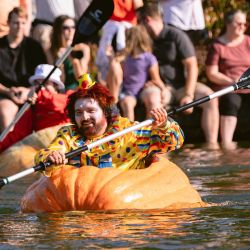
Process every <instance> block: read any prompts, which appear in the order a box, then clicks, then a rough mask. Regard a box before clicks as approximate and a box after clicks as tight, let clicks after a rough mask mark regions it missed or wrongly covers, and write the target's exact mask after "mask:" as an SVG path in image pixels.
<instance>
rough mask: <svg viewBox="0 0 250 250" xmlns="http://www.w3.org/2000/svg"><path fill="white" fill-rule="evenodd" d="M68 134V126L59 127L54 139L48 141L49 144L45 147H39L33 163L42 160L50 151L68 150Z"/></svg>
mask: <svg viewBox="0 0 250 250" xmlns="http://www.w3.org/2000/svg"><path fill="white" fill-rule="evenodd" d="M70 134H71V133H70V126H67V127H62V128H60V129H59V130H58V132H57V135H56V137H55V139H54V140H53V141H52V142H51V143H50V145H49V146H48V147H47V148H44V149H41V150H40V151H39V152H38V153H37V154H36V155H35V164H39V163H40V162H44V161H45V160H46V158H47V156H48V155H49V154H50V153H51V152H52V151H60V152H63V153H67V152H68V151H69V150H70V146H69V141H70V137H71V136H70Z"/></svg>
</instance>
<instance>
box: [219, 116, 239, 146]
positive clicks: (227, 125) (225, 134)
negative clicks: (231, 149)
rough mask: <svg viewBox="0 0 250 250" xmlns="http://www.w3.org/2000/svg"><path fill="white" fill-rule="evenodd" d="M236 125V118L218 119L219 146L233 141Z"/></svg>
mask: <svg viewBox="0 0 250 250" xmlns="http://www.w3.org/2000/svg"><path fill="white" fill-rule="evenodd" d="M236 125H237V117H236V116H224V115H222V116H221V117H220V137H221V144H223V145H228V144H229V143H231V142H232V141H233V135H234V131H235V128H236Z"/></svg>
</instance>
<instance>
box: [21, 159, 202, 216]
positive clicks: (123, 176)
mask: <svg viewBox="0 0 250 250" xmlns="http://www.w3.org/2000/svg"><path fill="white" fill-rule="evenodd" d="M202 206H205V203H204V202H202V200H201V197H200V195H199V194H198V192H197V191H196V190H195V189H194V188H193V187H192V186H191V185H190V182H189V180H188V178H187V176H186V175H185V174H184V172H183V171H182V170H181V169H180V168H179V167H177V166H176V165H175V164H174V163H172V162H170V161H168V160H167V159H166V158H164V157H162V156H161V157H160V161H159V162H155V163H152V164H151V165H150V166H149V167H148V168H146V169H140V170H139V169H138V170H128V171H123V170H119V169H114V168H105V169H98V168H96V167H92V166H83V167H81V168H74V167H73V166H69V165H65V166H62V167H61V168H59V169H57V170H55V171H54V172H53V173H52V175H51V177H45V176H42V177H41V178H40V179H39V180H38V181H36V182H35V183H33V184H32V185H31V186H30V187H29V188H28V190H27V191H26V193H25V195H24V197H23V198H22V200H21V210H22V212H55V211H69V210H100V209H101V210H108V209H156V208H172V209H174V208H187V207H202Z"/></svg>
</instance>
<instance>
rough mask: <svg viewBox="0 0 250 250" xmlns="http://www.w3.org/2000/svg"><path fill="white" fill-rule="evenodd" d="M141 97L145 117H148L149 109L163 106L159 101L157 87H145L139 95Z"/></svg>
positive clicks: (159, 95) (159, 96)
mask: <svg viewBox="0 0 250 250" xmlns="http://www.w3.org/2000/svg"><path fill="white" fill-rule="evenodd" d="M141 99H142V101H143V103H144V105H145V108H146V117H147V118H149V117H150V111H151V110H152V109H153V108H158V107H162V106H163V105H162V102H161V91H160V89H159V88H157V87H155V86H153V87H148V88H146V89H145V91H144V92H143V93H142V95H141Z"/></svg>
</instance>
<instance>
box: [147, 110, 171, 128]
mask: <svg viewBox="0 0 250 250" xmlns="http://www.w3.org/2000/svg"><path fill="white" fill-rule="evenodd" d="M150 114H151V116H152V118H153V119H154V122H153V124H152V126H153V127H154V128H155V127H163V126H165V124H166V122H167V118H168V114H167V111H166V110H165V109H164V108H154V109H152V110H151V111H150Z"/></svg>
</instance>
